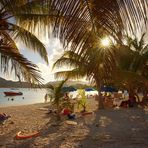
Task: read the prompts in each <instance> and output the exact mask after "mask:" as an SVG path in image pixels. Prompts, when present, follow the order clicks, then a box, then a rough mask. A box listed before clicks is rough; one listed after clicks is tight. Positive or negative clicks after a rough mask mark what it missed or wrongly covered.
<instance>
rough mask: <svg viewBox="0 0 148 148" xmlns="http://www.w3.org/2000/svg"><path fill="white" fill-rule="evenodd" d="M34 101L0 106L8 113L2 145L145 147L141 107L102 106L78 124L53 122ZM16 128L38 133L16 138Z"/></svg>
mask: <svg viewBox="0 0 148 148" xmlns="http://www.w3.org/2000/svg"><path fill="white" fill-rule="evenodd" d="M43 107H45V108H46V107H49V105H48V104H34V105H24V106H14V107H3V108H0V112H1V113H2V112H5V113H7V114H8V115H11V118H10V119H9V120H8V121H6V123H5V124H4V125H0V147H2V148H9V147H10V148H19V147H21V148H34V147H35V148H36V147H37V148H99V147H101V148H125V147H126V148H147V146H148V140H147V139H148V134H147V133H148V113H147V112H145V111H144V110H143V109H142V108H129V109H118V110H115V109H105V110H100V111H96V112H95V114H94V115H87V116H85V117H79V118H77V119H75V121H76V122H77V125H67V124H65V122H64V121H63V122H61V123H60V124H59V125H58V124H55V121H54V120H53V115H52V114H47V111H45V110H39V108H43ZM19 131H24V132H33V131H39V136H38V137H34V138H29V139H23V140H17V139H15V136H16V133H17V132H19Z"/></svg>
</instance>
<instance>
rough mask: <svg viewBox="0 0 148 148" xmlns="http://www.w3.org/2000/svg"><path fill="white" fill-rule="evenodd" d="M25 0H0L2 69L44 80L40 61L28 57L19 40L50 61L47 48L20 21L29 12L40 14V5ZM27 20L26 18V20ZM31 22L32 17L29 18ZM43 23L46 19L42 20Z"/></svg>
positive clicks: (0, 56) (28, 14)
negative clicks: (38, 64)
mask: <svg viewBox="0 0 148 148" xmlns="http://www.w3.org/2000/svg"><path fill="white" fill-rule="evenodd" d="M31 2H32V1H26V0H23V1H22V0H1V1H0V60H1V71H2V72H3V73H9V72H11V71H14V73H15V76H17V77H18V78H19V80H25V81H27V82H30V83H38V84H41V83H42V78H41V75H40V71H39V69H38V67H37V65H35V64H33V63H32V62H31V61H29V60H27V59H26V58H25V57H24V56H23V55H22V54H21V53H20V49H19V46H18V45H17V44H18V43H19V44H20V43H21V44H22V43H23V44H24V45H25V46H26V47H27V48H28V49H31V50H33V51H35V52H38V53H39V54H40V56H41V57H42V58H43V59H44V60H45V61H46V62H47V63H48V59H47V52H46V49H45V46H44V45H43V43H42V42H41V41H40V40H39V39H38V38H37V37H36V36H35V34H34V33H33V32H32V31H31V28H32V27H31V26H30V28H29V29H27V28H26V27H25V26H24V27H23V26H21V25H20V23H19V22H18V20H19V18H21V19H22V20H24V19H23V18H24V16H25V18H26V17H28V16H30V15H31V14H32V13H33V14H32V15H31V17H32V18H34V17H35V18H36V17H37V16H38V17H40V14H39V12H40V9H39V8H38V7H37V6H36V5H33V8H32V7H31V6H32V5H31ZM25 21H26V20H25ZM27 21H28V22H29V17H28V20H27ZM42 23H43V22H42Z"/></svg>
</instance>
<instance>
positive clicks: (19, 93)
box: [4, 91, 23, 96]
mask: <svg viewBox="0 0 148 148" xmlns="http://www.w3.org/2000/svg"><path fill="white" fill-rule="evenodd" d="M4 94H5V95H6V96H18V95H23V93H22V92H14V91H5V92H4Z"/></svg>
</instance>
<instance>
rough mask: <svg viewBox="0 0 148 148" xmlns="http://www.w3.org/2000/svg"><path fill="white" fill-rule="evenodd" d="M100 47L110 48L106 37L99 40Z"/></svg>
mask: <svg viewBox="0 0 148 148" xmlns="http://www.w3.org/2000/svg"><path fill="white" fill-rule="evenodd" d="M101 45H102V46H103V47H108V46H110V39H109V38H108V37H105V38H103V39H102V40H101Z"/></svg>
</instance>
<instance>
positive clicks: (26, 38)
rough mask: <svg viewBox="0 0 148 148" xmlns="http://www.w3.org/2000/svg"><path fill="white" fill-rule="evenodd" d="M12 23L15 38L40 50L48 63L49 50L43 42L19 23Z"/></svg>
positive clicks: (33, 48) (31, 47)
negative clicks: (18, 24)
mask: <svg viewBox="0 0 148 148" xmlns="http://www.w3.org/2000/svg"><path fill="white" fill-rule="evenodd" d="M9 24H10V23H9ZM11 25H12V29H13V32H12V35H13V37H14V39H15V40H19V39H20V40H21V41H22V42H23V43H24V44H25V45H26V46H27V47H28V48H29V49H32V50H34V51H36V52H38V53H39V54H40V55H41V57H42V58H43V59H44V60H45V61H46V62H47V63H48V57H47V51H46V48H45V46H44V45H43V43H42V42H41V41H40V40H39V39H38V38H37V37H36V36H35V35H33V34H32V33H30V32H29V31H27V30H25V29H23V28H21V27H19V26H17V25H13V24H11Z"/></svg>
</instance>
